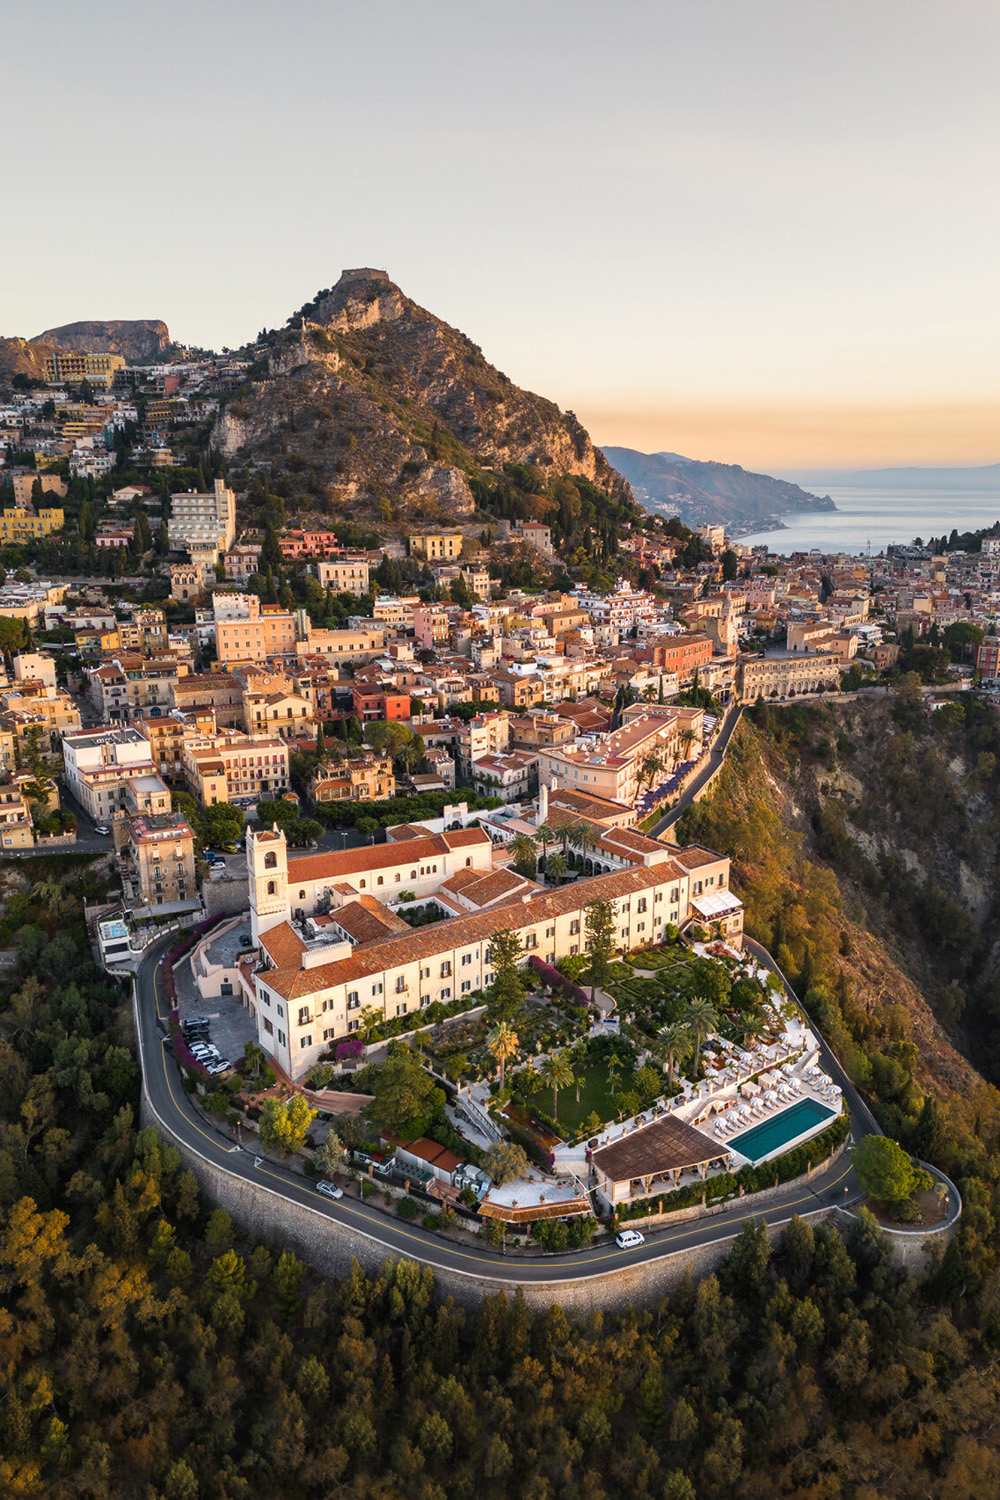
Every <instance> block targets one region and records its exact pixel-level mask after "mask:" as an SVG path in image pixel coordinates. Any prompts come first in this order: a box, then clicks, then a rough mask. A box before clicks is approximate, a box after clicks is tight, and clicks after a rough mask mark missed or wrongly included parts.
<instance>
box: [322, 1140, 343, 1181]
mask: <svg viewBox="0 0 1000 1500" xmlns="http://www.w3.org/2000/svg"><path fill="white" fill-rule="evenodd" d="M346 1155H347V1147H346V1146H345V1145H344V1143H343V1141H342V1140H341V1139H340V1136H339V1135H338V1134H337V1132H336V1131H335V1130H331V1131H330V1133H329V1135H328V1136H327V1138H326V1140H325V1141H324V1142H323V1144H322V1146H320V1148H319V1150H318V1151H317V1152H316V1165H317V1167H319V1169H320V1171H321V1172H322V1173H323V1176H324V1177H332V1176H333V1175H334V1173H335V1172H339V1171H340V1169H341V1167H342V1166H343V1165H344V1158H345V1157H346Z"/></svg>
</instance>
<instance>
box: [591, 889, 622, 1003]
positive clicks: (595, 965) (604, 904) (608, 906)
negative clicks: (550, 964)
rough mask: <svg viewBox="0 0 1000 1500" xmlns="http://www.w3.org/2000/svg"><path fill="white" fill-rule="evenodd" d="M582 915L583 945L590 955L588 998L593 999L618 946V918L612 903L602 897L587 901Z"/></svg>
mask: <svg viewBox="0 0 1000 1500" xmlns="http://www.w3.org/2000/svg"><path fill="white" fill-rule="evenodd" d="M583 915H584V920H585V922H586V924H587V935H586V939H585V941H584V947H585V948H586V951H587V953H588V954H589V955H590V978H591V986H590V998H591V1000H593V998H594V994H595V992H596V990H597V989H598V988H600V989H603V988H604V986H605V985H606V984H607V982H608V976H609V971H610V968H611V961H612V959H613V958H614V956H615V951H616V949H617V947H618V919H617V916H616V914H615V908H614V904H613V903H612V902H611V901H607V900H603V899H599V900H597V901H588V902H587V905H586V906H585V907H584V912H583Z"/></svg>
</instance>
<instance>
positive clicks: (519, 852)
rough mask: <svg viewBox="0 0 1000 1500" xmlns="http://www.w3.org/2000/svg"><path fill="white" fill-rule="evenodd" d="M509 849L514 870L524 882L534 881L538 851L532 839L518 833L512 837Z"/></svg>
mask: <svg viewBox="0 0 1000 1500" xmlns="http://www.w3.org/2000/svg"><path fill="white" fill-rule="evenodd" d="M511 849H512V851H513V854H514V860H513V865H514V869H515V870H516V871H517V873H518V874H519V875H522V876H523V877H524V879H525V880H534V878H535V874H536V872H537V869H538V851H537V849H536V848H535V841H534V839H533V838H531V837H530V836H529V835H528V834H526V833H519V834H517V835H516V836H515V837H514V839H513V841H512V843H511Z"/></svg>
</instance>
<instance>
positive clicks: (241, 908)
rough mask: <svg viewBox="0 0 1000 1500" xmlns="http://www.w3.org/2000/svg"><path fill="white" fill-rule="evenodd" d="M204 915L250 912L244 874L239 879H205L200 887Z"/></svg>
mask: <svg viewBox="0 0 1000 1500" xmlns="http://www.w3.org/2000/svg"><path fill="white" fill-rule="evenodd" d="M201 899H202V900H203V901H204V903H205V916H206V917H219V916H222V915H226V916H233V917H236V916H239V915H240V914H241V913H243V912H246V913H247V914H248V915H249V912H250V898H249V893H248V887H247V881H246V876H245V875H244V876H243V878H242V879H241V880H206V881H205V882H204V883H203V885H202V888H201Z"/></svg>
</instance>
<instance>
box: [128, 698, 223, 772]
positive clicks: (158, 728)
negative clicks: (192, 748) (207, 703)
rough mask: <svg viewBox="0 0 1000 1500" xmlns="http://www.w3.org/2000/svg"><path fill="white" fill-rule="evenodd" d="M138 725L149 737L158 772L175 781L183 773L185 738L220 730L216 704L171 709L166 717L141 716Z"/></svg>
mask: <svg viewBox="0 0 1000 1500" xmlns="http://www.w3.org/2000/svg"><path fill="white" fill-rule="evenodd" d="M137 728H138V729H139V732H140V733H141V734H143V735H144V736H145V738H146V739H147V740H148V741H149V754H150V759H151V760H152V762H153V765H154V766H155V767H156V770H157V772H158V773H159V775H161V776H167V777H169V778H170V780H171V781H175V780H177V778H178V777H179V776H180V774H181V763H182V760H183V747H184V742H185V740H187V739H203V738H204V737H205V736H206V735H214V734H215V733H216V732H217V730H216V720H215V710H214V709H212V708H196V709H192V710H190V711H188V712H187V713H185V712H182V711H181V710H180V709H171V711H170V712H169V713H168V714H166V715H164V716H163V717H162V718H158V719H142V720H140V722H139V724H138V725H137Z"/></svg>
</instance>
